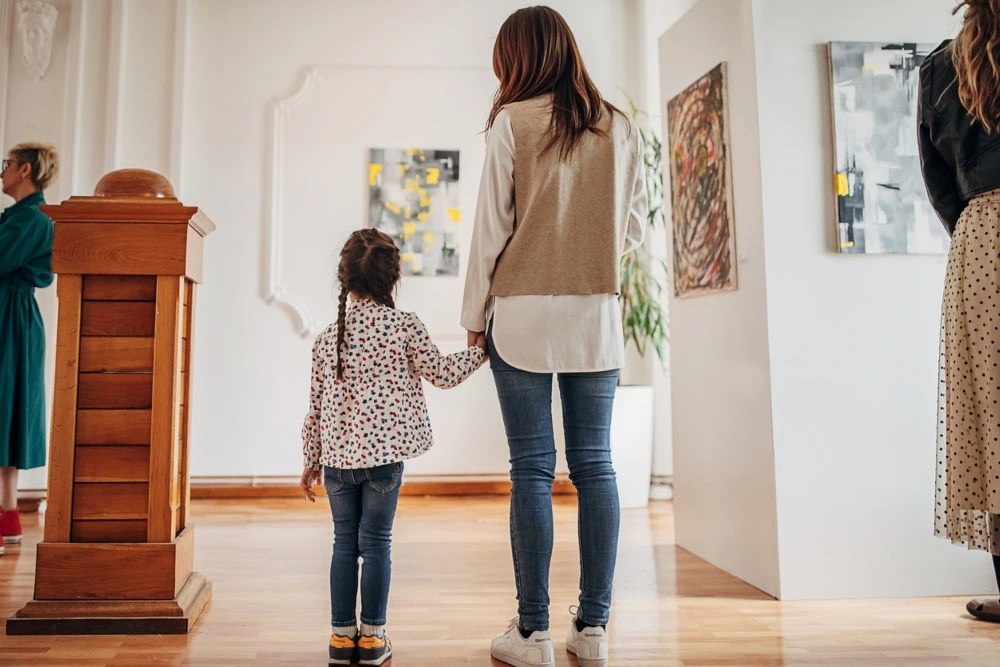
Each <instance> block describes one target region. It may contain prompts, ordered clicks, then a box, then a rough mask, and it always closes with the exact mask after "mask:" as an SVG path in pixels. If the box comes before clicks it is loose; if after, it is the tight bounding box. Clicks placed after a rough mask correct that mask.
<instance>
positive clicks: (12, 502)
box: [0, 466, 17, 510]
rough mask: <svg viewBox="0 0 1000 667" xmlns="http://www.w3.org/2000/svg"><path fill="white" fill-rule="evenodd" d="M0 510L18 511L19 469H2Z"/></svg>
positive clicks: (0, 475) (0, 470)
mask: <svg viewBox="0 0 1000 667" xmlns="http://www.w3.org/2000/svg"><path fill="white" fill-rule="evenodd" d="M0 509H3V510H16V509H17V468H15V467H14V466H4V467H2V468H0Z"/></svg>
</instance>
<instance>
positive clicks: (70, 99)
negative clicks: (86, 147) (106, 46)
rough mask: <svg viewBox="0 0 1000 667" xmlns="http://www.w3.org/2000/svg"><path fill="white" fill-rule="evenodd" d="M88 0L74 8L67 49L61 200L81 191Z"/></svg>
mask: <svg viewBox="0 0 1000 667" xmlns="http://www.w3.org/2000/svg"><path fill="white" fill-rule="evenodd" d="M86 20H87V3H86V2H76V3H73V5H72V6H71V8H70V15H69V42H68V44H67V48H66V84H65V96H64V100H65V101H64V103H63V133H62V137H63V138H62V146H60V153H61V154H62V175H61V176H60V178H59V181H60V184H59V188H60V191H61V192H60V197H59V198H58V199H59V200H60V201H61V200H63V199H66V198H68V197H70V196H72V195H74V194H80V168H79V155H80V128H81V126H82V125H83V117H82V116H83V89H84V86H83V77H84V73H85V71H86V68H85V67H84V61H85V60H86V58H85V56H84V44H85V40H84V30H83V26H84V25H85V23H86Z"/></svg>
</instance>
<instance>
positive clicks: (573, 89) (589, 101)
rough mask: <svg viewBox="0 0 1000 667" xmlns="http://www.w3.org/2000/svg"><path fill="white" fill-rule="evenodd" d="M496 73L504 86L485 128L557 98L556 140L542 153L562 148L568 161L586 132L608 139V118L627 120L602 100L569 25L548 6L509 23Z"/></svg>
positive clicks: (497, 51) (520, 13)
mask: <svg viewBox="0 0 1000 667" xmlns="http://www.w3.org/2000/svg"><path fill="white" fill-rule="evenodd" d="M493 72H494V73H495V74H496V75H497V78H498V79H500V87H499V88H498V89H497V92H496V95H494V96H493V108H492V109H491V110H490V116H489V120H487V121H486V129H487V130H489V129H490V128H491V127H493V122H494V121H495V120H496V117H497V114H498V113H500V110H501V109H502V108H503V107H504V105H507V104H510V103H511V102H520V101H522V100H528V99H531V98H533V97H538V96H540V95H545V94H548V93H552V96H553V100H552V126H551V130H550V135H551V137H550V139H549V143H548V145H546V147H545V149H544V150H543V152H547V151H548V150H549V149H551V148H553V147H555V146H558V147H559V155H560V157H561V158H563V159H565V158H566V157H568V156H569V154H570V153H571V152H572V151H573V147H574V146H576V143H577V141H579V139H580V137H581V136H583V133H584V132H593V133H595V134H599V135H602V136H605V135H606V134H607V133H606V132H605V131H604V130H602V129H601V128H600V126H599V123H600V121H601V118H602V117H603V116H604V114H605V113H609V114H613V113H619V114H621V115H622V117H623V118H624V117H625V114H624V113H622V111H621V110H620V109H618V108H616V107H615V106H614V105H612V104H610V103H609V102H607V101H606V100H605V99H604V98H603V97H601V93H600V91H598V90H597V86H595V85H594V82H593V81H591V79H590V75H589V74H587V68H586V67H584V65H583V58H582V57H581V56H580V49H579V48H578V47H577V45H576V39H575V38H574V37H573V32H572V31H571V30H570V29H569V25H568V24H567V23H566V20H565V19H564V18H563V17H562V16H561V15H560V14H559V12H557V11H555V10H554V9H550V8H549V7H544V6H541V5H539V6H536V7H525V8H523V9H519V10H517V11H516V12H514V13H513V14H511V15H510V16H509V17H508V18H507V20H506V21H504V23H503V25H502V26H500V33H499V34H498V35H497V41H496V44H495V45H494V47H493Z"/></svg>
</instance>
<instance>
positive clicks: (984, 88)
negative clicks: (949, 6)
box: [951, 0, 1000, 133]
mask: <svg viewBox="0 0 1000 667" xmlns="http://www.w3.org/2000/svg"><path fill="white" fill-rule="evenodd" d="M962 7H965V15H964V16H963V17H962V29H961V30H960V31H959V33H958V36H957V37H956V38H955V41H954V42H952V45H951V55H952V61H953V62H954V64H955V73H956V75H957V77H956V78H957V81H958V99H959V100H960V101H961V102H962V106H963V107H965V110H966V111H968V112H969V115H970V116H972V120H973V122H978V123H979V124H980V125H982V126H983V128H984V129H985V130H986V132H987V133H991V132H992V131H993V130H1000V0H962V1H961V2H959V3H958V5H957V6H956V7H955V9H954V10H953V11H952V14H955V13H957V12H958V11H959V10H961V9H962Z"/></svg>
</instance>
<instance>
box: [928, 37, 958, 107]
mask: <svg viewBox="0 0 1000 667" xmlns="http://www.w3.org/2000/svg"><path fill="white" fill-rule="evenodd" d="M951 44H952V41H951V40H950V39H946V40H945V41H943V42H941V44H939V45H938V47H937V48H936V49H934V50H933V51H931V52H930V54H929V55H928V56H927V57H926V58H924V61H923V62H922V63H920V90H921V92H922V94H923V99H924V101H925V103H926V104H929V105H931V106H933V102H934V101H936V100H937V99H938V98H939V97H940V96H941V94H942V92H944V91H945V90H946V89H947V88H948V87H949V86H950V85H951V83H952V82H953V81H954V80H955V64H954V62H953V61H952V46H951Z"/></svg>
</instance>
